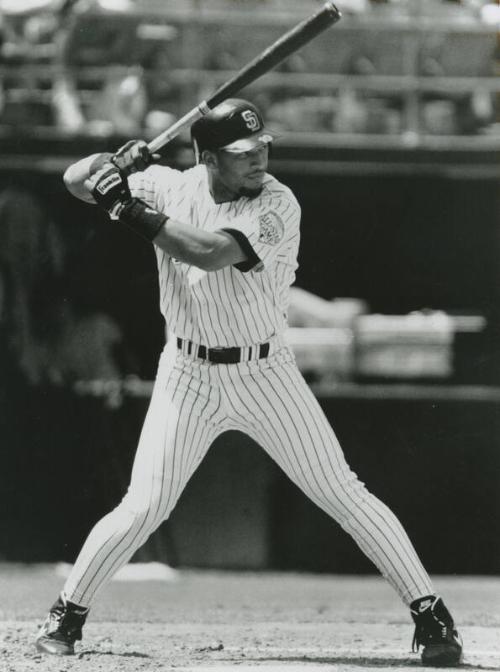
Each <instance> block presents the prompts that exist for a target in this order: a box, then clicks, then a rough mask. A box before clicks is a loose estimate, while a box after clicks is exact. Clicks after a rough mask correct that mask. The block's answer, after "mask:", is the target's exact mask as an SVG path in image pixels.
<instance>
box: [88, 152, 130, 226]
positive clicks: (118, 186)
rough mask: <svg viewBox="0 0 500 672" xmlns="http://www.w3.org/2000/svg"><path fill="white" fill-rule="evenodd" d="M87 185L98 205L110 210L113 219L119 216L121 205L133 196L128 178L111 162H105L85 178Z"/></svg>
mask: <svg viewBox="0 0 500 672" xmlns="http://www.w3.org/2000/svg"><path fill="white" fill-rule="evenodd" d="M85 187H86V188H87V189H88V190H89V191H90V193H91V194H92V196H93V198H94V200H95V202H96V203H97V205H99V206H100V207H101V208H103V209H104V210H106V211H107V212H109V214H110V215H111V217H112V218H113V219H117V218H118V214H119V211H120V210H121V206H123V205H125V203H127V202H128V201H130V200H131V198H132V195H131V193H130V189H129V186H128V183H127V178H126V177H125V176H124V175H122V173H121V172H120V171H119V170H118V168H117V167H116V166H114V165H113V164H111V163H107V164H105V165H104V166H103V167H102V168H101V169H100V170H98V171H97V172H95V173H94V174H93V175H92V176H91V177H89V178H88V179H87V180H85Z"/></svg>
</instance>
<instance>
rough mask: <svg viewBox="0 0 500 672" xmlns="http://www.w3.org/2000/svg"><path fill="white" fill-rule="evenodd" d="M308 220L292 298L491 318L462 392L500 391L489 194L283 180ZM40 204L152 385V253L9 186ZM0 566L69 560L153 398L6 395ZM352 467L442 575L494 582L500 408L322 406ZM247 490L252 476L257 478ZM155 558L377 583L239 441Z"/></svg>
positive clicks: (428, 184)
mask: <svg viewBox="0 0 500 672" xmlns="http://www.w3.org/2000/svg"><path fill="white" fill-rule="evenodd" d="M278 176H279V177H281V178H282V180H283V181H284V182H286V183H287V184H289V185H290V186H291V187H292V189H293V190H294V191H295V193H296V195H297V196H298V198H299V200H300V202H301V204H302V207H303V228H302V247H301V253H300V262H301V267H300V270H299V272H298V276H297V284H298V285H299V286H301V287H304V288H306V289H309V290H311V291H313V292H315V293H317V294H319V295H321V296H324V297H327V298H331V297H334V296H356V297H360V298H363V299H365V300H366V301H367V302H368V304H369V306H370V309H371V310H372V311H381V312H394V313H404V312H407V311H409V310H413V309H420V308H424V307H428V308H443V309H446V310H450V311H457V312H462V311H472V312H478V313H481V314H485V315H486V316H487V318H488V320H489V328H488V330H487V333H486V335H484V336H483V337H481V338H480V339H478V340H477V341H476V342H475V343H474V344H473V347H471V348H469V349H468V350H467V357H464V358H463V359H462V361H461V365H460V367H459V374H460V376H461V378H460V376H459V378H458V379H459V381H460V382H482V383H498V371H499V369H498V360H499V358H498V355H499V348H498V344H497V335H498V334H497V332H498V319H499V315H498V306H499V305H500V303H499V301H498V299H499V297H498V292H499V287H500V284H499V277H498V272H499V264H498V258H499V240H498V222H497V184H496V183H495V182H494V181H493V180H487V179H485V180H479V179H476V180H467V179H465V178H464V179H450V178H445V177H438V176H432V177H431V176H428V177H426V176H420V177H416V176H409V175H408V176H404V175H397V174H395V175H392V176H388V175H385V176H384V177H381V176H377V175H376V174H370V175H364V176H358V177H356V176H353V175H349V176H345V177H344V176H341V175H338V174H335V175H330V176H324V175H323V176H317V175H306V174H304V173H301V174H295V173H283V174H278ZM12 183H15V184H16V185H21V186H26V187H28V188H29V189H32V190H35V191H36V193H37V194H39V196H40V197H41V199H42V201H43V203H44V204H45V206H46V207H47V209H48V211H49V212H50V214H51V216H52V218H53V219H54V220H55V221H56V223H57V225H58V226H59V227H60V229H61V231H62V232H63V236H64V239H65V241H66V246H67V263H66V266H67V271H66V287H65V291H66V292H67V293H68V295H69V296H78V297H80V298H81V297H83V298H84V299H85V301H87V302H89V303H91V304H92V305H94V306H95V307H97V308H99V309H100V310H104V311H105V312H108V313H109V314H111V315H112V316H113V317H115V319H116V320H117V321H118V322H119V324H120V326H121V327H122V329H123V331H124V333H125V334H126V336H127V340H128V343H129V345H130V348H131V349H132V350H133V351H134V353H135V355H136V356H137V361H138V367H139V373H140V374H141V375H142V376H143V377H145V378H152V377H153V376H154V371H155V367H156V360H157V357H158V353H159V350H160V348H161V345H162V338H163V336H162V327H163V325H162V321H161V318H160V317H159V315H158V311H157V290H156V269H155V264H154V257H153V254H152V251H151V249H150V248H149V247H148V246H147V245H146V244H145V243H142V242H141V241H140V240H138V239H137V238H136V237H135V236H134V235H133V234H131V233H129V232H128V231H125V230H124V231H122V232H121V233H120V235H119V236H116V235H114V227H115V226H116V225H115V224H113V223H110V222H108V221H107V220H106V218H105V217H104V216H102V215H101V214H100V213H99V212H97V211H96V210H95V209H94V208H92V207H91V206H87V205H85V204H82V203H79V202H77V201H75V200H74V199H73V198H71V197H70V196H69V195H68V194H67V193H66V192H65V191H64V188H63V185H62V182H61V178H60V175H59V174H58V175H52V174H45V175H41V174H39V173H27V172H25V173H22V174H21V173H19V174H16V175H15V176H14V177H12V175H10V176H7V174H6V173H2V174H0V189H1V188H4V187H5V186H7V185H8V184H12ZM0 401H1V404H2V409H3V411H4V412H3V414H2V420H1V422H2V423H3V428H2V431H1V434H0V435H1V455H2V468H1V473H0V491H1V502H0V504H1V506H0V510H1V511H2V514H1V515H2V517H1V519H0V520H1V527H2V528H3V529H2V533H1V535H0V539H2V541H1V542H0V544H1V545H0V555H1V556H2V557H4V558H5V559H9V560H10V559H11V560H57V559H65V560H69V561H71V560H72V559H73V558H74V555H75V553H76V552H77V551H78V549H79V546H80V545H81V543H82V541H83V539H84V536H85V535H86V533H87V532H88V530H89V529H90V527H91V525H92V524H93V523H94V522H95V521H96V520H97V518H99V517H100V516H101V515H102V514H103V513H104V512H105V511H107V510H108V509H109V508H111V507H112V506H114V505H115V504H116V503H117V502H118V501H119V499H120V497H121V496H122V494H124V491H125V487H126V483H127V480H128V473H129V468H130V463H131V460H132V457H133V452H134V448H135V441H136V439H137V436H138V432H139V430H140V425H141V422H142V418H143V415H144V412H145V407H146V406H145V405H146V400H136V401H133V400H128V401H127V402H126V404H125V406H124V407H122V409H119V410H114V411H112V410H109V409H107V408H105V407H104V406H103V404H102V402H101V400H99V399H82V398H78V397H77V396H76V395H74V394H71V393H68V391H66V390H57V389H37V390H33V389H26V388H23V387H19V388H17V389H16V386H15V385H14V386H13V387H12V388H10V389H9V390H8V392H4V393H3V396H2V397H1V399H0ZM322 403H323V404H324V407H325V410H326V412H327V414H328V417H329V418H330V419H331V421H332V423H333V425H334V427H335V428H336V429H337V432H338V434H339V437H340V438H341V440H342V442H343V445H344V448H345V452H346V454H347V456H348V459H349V461H350V462H351V464H352V466H353V468H354V469H355V470H356V471H357V472H358V473H359V475H360V477H361V478H362V480H364V481H365V482H366V483H367V485H368V486H369V488H370V489H371V490H373V491H374V492H375V493H376V494H377V495H379V496H381V497H382V498H383V499H384V500H385V501H387V502H388V503H389V504H390V505H391V506H393V507H394V509H395V511H396V512H397V513H398V514H399V515H400V517H401V518H402V520H403V522H404V523H405V524H406V525H407V527H408V529H409V532H410V534H411V536H412V537H413V538H414V540H415V542H416V545H417V547H418V548H419V550H420V552H421V553H422V556H423V559H424V561H425V562H426V563H427V565H428V566H429V569H430V570H431V571H433V572H470V573H481V572H485V573H488V572H497V571H498V569H499V566H498V561H497V558H498V552H499V550H500V548H499V545H498V544H499V543H500V542H499V541H498V540H499V539H500V534H499V532H500V529H499V520H500V516H499V513H500V496H499V492H500V488H499V487H498V485H499V483H500V457H499V456H500V451H499V450H498V437H499V431H498V430H499V426H498V425H499V417H500V416H499V413H500V407H499V405H498V404H494V403H478V402H474V403H458V402H433V401H432V400H429V401H427V402H422V401H416V400H411V399H409V400H407V401H404V402H403V401H399V402H395V401H392V402H391V401H376V400H355V399H349V398H345V399H338V398H337V399H327V398H326V399H323V400H322ZM249 474H250V476H251V478H248V476H249ZM143 557H149V558H155V559H159V558H163V559H165V558H166V559H168V561H169V562H171V563H172V564H179V565H192V566H203V565H205V566H207V565H208V566H232V567H252V568H263V567H274V568H289V569H297V568H300V569H311V570H317V571H339V572H352V571H359V572H364V571H371V567H370V565H369V564H368V562H367V561H366V560H365V559H364V557H363V556H362V555H361V553H360V552H359V551H358V550H357V549H356V548H354V546H353V543H352V542H351V540H350V539H348V538H347V537H346V535H345V534H344V533H342V532H341V531H340V530H339V529H338V528H337V526H336V525H335V524H334V523H332V522H331V521H330V520H329V519H328V518H327V517H326V516H325V514H323V513H322V512H320V511H319V510H317V509H316V508H315V507H314V506H313V505H312V504H310V503H309V502H307V501H306V500H305V498H304V497H303V496H302V495H301V494H300V493H299V492H298V491H297V489H296V488H295V486H293V485H291V484H290V483H288V481H286V479H285V478H284V477H283V476H282V474H281V472H279V470H278V469H277V467H275V466H274V465H273V464H272V463H271V462H270V460H269V459H268V458H267V457H266V456H265V455H264V454H263V452H262V451H260V450H258V449H256V447H255V446H254V445H252V444H251V443H250V442H249V441H248V440H246V439H244V438H243V437H241V436H239V435H236V434H229V435H226V436H224V437H221V439H219V440H218V441H217V443H216V445H215V446H214V448H213V450H212V452H211V453H210V454H209V456H208V457H207V459H206V461H205V463H204V464H203V465H202V466H201V468H200V470H199V471H198V472H197V474H196V475H195V476H194V478H193V480H192V482H191V483H190V484H189V485H188V488H187V490H186V493H185V495H184V496H183V497H182V498H181V501H180V503H179V505H178V508H177V509H176V511H175V512H174V514H173V516H172V519H171V521H170V522H169V523H167V524H166V525H165V526H164V528H163V531H162V532H161V533H159V535H156V537H155V539H153V541H152V542H150V543H149V544H148V545H147V546H146V547H145V549H144V551H143Z"/></svg>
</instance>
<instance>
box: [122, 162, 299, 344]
mask: <svg viewBox="0 0 500 672" xmlns="http://www.w3.org/2000/svg"><path fill="white" fill-rule="evenodd" d="M129 185H130V188H131V191H132V194H133V195H134V196H136V197H137V198H141V199H142V200H144V201H146V202H147V203H148V205H150V206H151V207H153V208H155V209H156V210H158V211H159V212H163V213H165V214H166V215H168V216H169V217H171V218H172V219H175V220H177V221H179V222H181V223H182V222H183V223H186V224H190V225H192V226H195V227H197V228H200V229H203V230H206V231H216V230H221V229H228V230H232V231H233V235H235V236H236V237H237V238H238V237H241V234H243V235H244V236H245V238H246V240H247V241H248V243H249V244H250V245H251V248H252V250H253V252H254V254H255V257H254V259H253V262H255V263H254V264H253V265H252V268H250V269H249V270H247V272H242V271H241V270H239V269H238V268H235V267H233V266H228V267H226V268H223V269H221V270H218V271H203V270H201V269H200V268H197V267H195V266H190V265H188V264H185V263H181V262H179V261H177V260H176V259H173V258H172V257H170V256H169V255H168V254H166V253H165V252H164V251H163V250H161V249H160V248H158V247H156V246H155V252H156V258H157V265H158V274H159V289H160V310H161V312H162V314H163V316H164V318H165V322H166V325H167V329H168V331H169V332H171V333H173V334H175V335H176V336H178V337H180V338H184V339H188V340H191V341H193V342H195V343H200V344H203V345H206V346H209V347H217V346H220V347H231V346H246V345H252V344H256V343H262V342H264V341H267V340H268V339H269V338H270V337H272V336H274V335H277V334H281V333H282V332H283V331H284V330H285V328H286V326H287V311H288V303H289V288H290V285H291V284H292V283H293V281H294V280H295V271H296V268H297V254H298V248H299V239H300V230H299V225H300V206H299V204H298V202H297V200H296V198H295V196H294V195H293V193H292V192H291V190H290V189H289V188H288V187H286V186H285V185H283V184H281V183H280V182H279V181H278V180H277V179H276V178H274V177H273V176H271V175H269V174H266V176H265V179H264V184H263V189H262V191H261V193H260V194H259V195H258V196H256V197H253V198H249V197H243V196H242V197H240V198H239V199H237V200H234V201H229V202H226V203H215V201H214V200H213V198H212V196H211V194H210V190H209V183H208V173H207V169H206V167H205V166H204V165H202V164H201V165H197V166H195V167H193V168H190V169H188V170H185V171H179V170H175V169H172V168H169V167H166V166H150V167H149V168H148V169H147V170H145V171H144V172H141V173H134V174H133V175H131V176H130V177H129ZM234 232H236V233H234ZM245 270H246V269H245Z"/></svg>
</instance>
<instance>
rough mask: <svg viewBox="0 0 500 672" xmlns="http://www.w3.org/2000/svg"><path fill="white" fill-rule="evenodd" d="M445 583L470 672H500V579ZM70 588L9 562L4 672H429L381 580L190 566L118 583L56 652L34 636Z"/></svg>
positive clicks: (1, 608)
mask: <svg viewBox="0 0 500 672" xmlns="http://www.w3.org/2000/svg"><path fill="white" fill-rule="evenodd" d="M436 583H437V585H438V588H439V590H440V591H442V593H443V594H445V595H446V597H447V600H448V602H450V603H452V604H453V606H454V608H455V612H456V614H457V619H458V620H459V624H460V629H461V632H462V635H463V638H464V641H465V664H464V669H465V670H492V671H493V670H498V671H500V638H499V637H498V632H499V627H500V597H499V596H500V579H499V578H462V579H458V578H440V579H438V580H437V581H436ZM59 589H60V577H57V576H56V575H55V572H54V568H53V567H48V566H45V567H40V566H38V567H19V566H17V567H16V566H11V565H3V566H1V565H0V594H1V595H2V601H1V604H0V619H1V620H0V672H35V670H36V672H69V671H71V672H115V671H116V672H141V671H144V672H160V671H161V672H167V671H171V672H190V671H193V672H194V671H196V672H218V671H219V670H221V671H222V672H230V671H231V670H236V671H237V672H250V670H259V672H290V671H292V672H295V671H302V670H303V671H304V672H317V671H319V670H321V672H366V671H368V670H383V669H387V670H394V671H395V672H398V671H406V672H408V670H417V669H418V670H424V669H425V668H423V667H422V666H421V664H420V660H419V657H418V655H417V654H415V653H412V652H411V638H412V635H413V626H412V624H411V621H410V619H409V616H408V613H407V611H406V609H405V608H404V607H403V606H402V605H401V603H400V602H399V600H398V598H397V596H395V595H394V594H393V592H392V591H391V589H390V588H389V587H388V586H387V585H386V584H385V583H384V582H383V581H382V580H381V579H378V578H375V577H359V578H357V577H339V576H325V575H322V576H313V575H296V574H245V573H223V572H220V573H219V572H189V571H181V572H180V573H179V576H178V578H177V580H176V581H175V582H172V583H168V582H160V581H151V582H139V583H133V582H132V583H125V584H123V583H115V584H112V585H110V586H109V588H108V589H107V590H106V591H104V593H103V594H102V595H101V596H100V598H99V599H98V600H97V603H96V605H95V607H94V608H93V609H92V611H91V616H90V617H89V621H88V623H87V625H86V626H85V629H84V639H83V641H82V642H81V643H80V644H78V645H77V654H76V655H75V656H74V657H71V658H58V659H54V658H53V657H51V656H49V657H47V656H42V655H40V654H38V653H37V651H36V650H35V648H34V645H33V640H34V635H35V633H36V630H37V627H38V625H39V624H40V623H41V622H42V620H43V618H44V616H45V612H46V609H47V607H48V606H49V605H50V603H51V601H53V599H54V596H55V595H56V594H57V591H58V590H59ZM238 605H240V607H239V608H238Z"/></svg>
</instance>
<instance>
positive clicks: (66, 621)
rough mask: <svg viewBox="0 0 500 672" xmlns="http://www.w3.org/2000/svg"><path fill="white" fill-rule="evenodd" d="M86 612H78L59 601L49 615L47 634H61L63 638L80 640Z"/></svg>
mask: <svg viewBox="0 0 500 672" xmlns="http://www.w3.org/2000/svg"><path fill="white" fill-rule="evenodd" d="M87 613H88V610H78V609H75V608H73V607H72V606H69V605H68V604H67V602H65V601H63V600H62V599H59V600H58V601H57V602H56V604H54V606H53V607H52V609H51V610H50V613H49V632H50V633H56V632H59V633H61V634H62V635H63V636H64V637H70V638H74V639H81V638H82V626H83V624H84V623H85V619H86V618H87Z"/></svg>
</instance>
